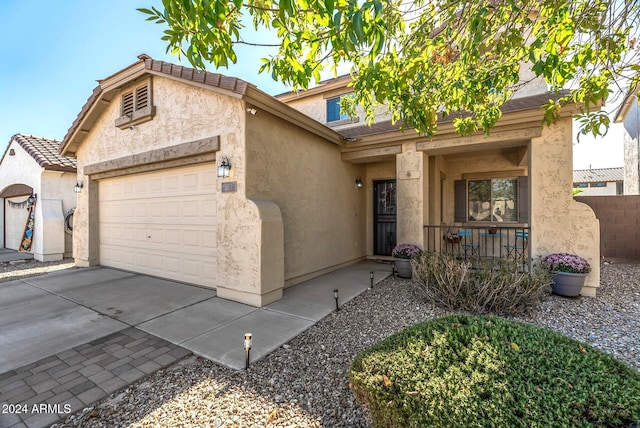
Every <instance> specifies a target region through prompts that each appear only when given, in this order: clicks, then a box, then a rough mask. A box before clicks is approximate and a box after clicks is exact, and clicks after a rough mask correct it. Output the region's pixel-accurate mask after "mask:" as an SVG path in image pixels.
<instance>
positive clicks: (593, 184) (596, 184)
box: [589, 181, 607, 187]
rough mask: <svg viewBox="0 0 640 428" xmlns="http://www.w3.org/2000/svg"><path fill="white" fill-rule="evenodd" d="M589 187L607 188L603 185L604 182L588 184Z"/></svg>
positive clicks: (605, 184)
mask: <svg viewBox="0 0 640 428" xmlns="http://www.w3.org/2000/svg"><path fill="white" fill-rule="evenodd" d="M589 186H591V187H607V183H605V182H604V181H599V182H597V183H590V184H589Z"/></svg>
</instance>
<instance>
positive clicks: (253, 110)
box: [247, 107, 258, 116]
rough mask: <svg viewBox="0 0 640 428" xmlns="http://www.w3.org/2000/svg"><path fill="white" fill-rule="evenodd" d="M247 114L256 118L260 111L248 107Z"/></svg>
mask: <svg viewBox="0 0 640 428" xmlns="http://www.w3.org/2000/svg"><path fill="white" fill-rule="evenodd" d="M247 113H249V114H250V115H252V116H255V115H256V113H258V110H256V109H254V108H253V107H248V108H247Z"/></svg>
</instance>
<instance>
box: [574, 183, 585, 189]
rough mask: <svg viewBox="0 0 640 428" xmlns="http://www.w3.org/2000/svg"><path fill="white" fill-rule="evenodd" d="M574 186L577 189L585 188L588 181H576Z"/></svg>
mask: <svg viewBox="0 0 640 428" xmlns="http://www.w3.org/2000/svg"><path fill="white" fill-rule="evenodd" d="M573 187H575V188H576V189H585V188H586V187H587V183H574V184H573Z"/></svg>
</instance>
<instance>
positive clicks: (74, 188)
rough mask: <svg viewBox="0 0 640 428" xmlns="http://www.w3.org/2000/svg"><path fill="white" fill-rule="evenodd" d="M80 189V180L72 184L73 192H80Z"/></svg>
mask: <svg viewBox="0 0 640 428" xmlns="http://www.w3.org/2000/svg"><path fill="white" fill-rule="evenodd" d="M82 189H84V184H82V181H77V182H76V185H75V186H73V191H74V193H81V192H82Z"/></svg>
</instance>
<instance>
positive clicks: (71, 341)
mask: <svg viewBox="0 0 640 428" xmlns="http://www.w3.org/2000/svg"><path fill="white" fill-rule="evenodd" d="M215 296H216V293H215V291H213V290H207V289H203V288H198V287H192V286H188V285H184V284H179V283H176V282H171V281H165V280H162V279H158V278H152V277H149V276H144V275H136V274H133V273H128V272H122V271H119V270H115V269H108V268H102V267H95V268H84V269H80V268H74V269H69V270H65V271H60V272H55V273H50V274H47V275H43V276H39V277H34V278H25V279H21V280H16V281H11V282H5V283H1V284H0V373H4V372H6V371H9V370H13V369H16V368H18V367H21V366H24V365H27V364H30V363H32V362H34V361H38V360H40V359H42V358H45V357H48V356H49V355H54V354H57V353H59V352H62V351H65V350H67V349H70V348H73V347H75V346H78V345H82V344H84V343H88V342H91V341H92V340H95V339H98V338H100V337H104V336H107V335H109V334H111V333H114V332H117V331H121V330H124V329H127V328H129V327H132V326H137V325H139V324H140V323H143V322H145V321H149V320H153V319H155V318H158V317H160V316H162V315H165V314H168V313H171V312H174V311H176V310H178V309H181V308H185V307H188V306H191V305H193V304H196V303H199V302H204V301H206V300H208V299H212V298H214V297H215Z"/></svg>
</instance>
